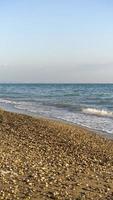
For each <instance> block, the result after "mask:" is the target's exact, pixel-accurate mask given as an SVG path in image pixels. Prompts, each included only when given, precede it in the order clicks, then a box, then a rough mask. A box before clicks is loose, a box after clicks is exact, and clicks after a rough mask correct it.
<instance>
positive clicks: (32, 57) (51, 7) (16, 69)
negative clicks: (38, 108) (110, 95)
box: [0, 0, 113, 83]
mask: <svg viewBox="0 0 113 200" xmlns="http://www.w3.org/2000/svg"><path fill="white" fill-rule="evenodd" d="M0 82H3V83H5V82H9V83H14V82H16V83H17V82H23V83H24V82H27V83H30V82H33V83H34V82H35V83H90V82H91V83H95V82H96V83H104V82H107V83H113V0H32V1H31V0H19V1H18V0H16V1H15V0H4V1H3V0H0Z"/></svg>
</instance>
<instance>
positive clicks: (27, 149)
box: [0, 110, 113, 200]
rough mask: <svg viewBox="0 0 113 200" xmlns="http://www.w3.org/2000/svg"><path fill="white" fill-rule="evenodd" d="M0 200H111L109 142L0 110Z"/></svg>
mask: <svg viewBox="0 0 113 200" xmlns="http://www.w3.org/2000/svg"><path fill="white" fill-rule="evenodd" d="M0 199H10V200H14V199H15V200H16V199H26V200H27V199H31V200H38V199H39V200H48V199H56V200H57V199H60V200H82V199H86V200H88V199H95V200H99V199H102V200H105V199H106V200H107V199H109V200H112V199H113V141H112V140H109V139H106V138H103V137H101V136H99V135H97V134H95V133H93V132H91V131H89V130H87V129H84V128H81V127H78V126H74V125H68V124H65V123H63V122H57V121H53V120H49V119H41V118H39V119H36V118H33V117H30V116H26V115H20V114H16V113H10V112H6V111H3V110H1V111H0Z"/></svg>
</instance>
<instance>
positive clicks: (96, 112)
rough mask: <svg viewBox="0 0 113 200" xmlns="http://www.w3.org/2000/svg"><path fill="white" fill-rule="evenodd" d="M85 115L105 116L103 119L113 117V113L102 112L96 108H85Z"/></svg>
mask: <svg viewBox="0 0 113 200" xmlns="http://www.w3.org/2000/svg"><path fill="white" fill-rule="evenodd" d="M82 111H83V113H87V114H92V115H97V116H103V117H113V112H110V111H107V110H104V109H102V110H100V109H96V108H84V109H82Z"/></svg>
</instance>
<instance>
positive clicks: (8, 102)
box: [0, 99, 16, 104]
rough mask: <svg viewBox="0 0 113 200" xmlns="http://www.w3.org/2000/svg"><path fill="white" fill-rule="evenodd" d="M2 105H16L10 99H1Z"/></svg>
mask: <svg viewBox="0 0 113 200" xmlns="http://www.w3.org/2000/svg"><path fill="white" fill-rule="evenodd" d="M0 103H6V104H16V102H15V101H11V100H8V99H0Z"/></svg>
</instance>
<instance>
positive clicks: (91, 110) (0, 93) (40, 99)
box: [0, 84, 113, 135]
mask: <svg viewBox="0 0 113 200" xmlns="http://www.w3.org/2000/svg"><path fill="white" fill-rule="evenodd" d="M0 107H2V108H5V109H6V110H9V111H14V112H19V113H25V114H30V115H35V116H39V115H41V116H44V117H49V118H54V119H60V120H65V121H67V122H72V123H75V124H78V125H82V126H85V127H88V128H91V129H93V130H96V131H100V132H106V133H108V134H110V135H113V84H0Z"/></svg>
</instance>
